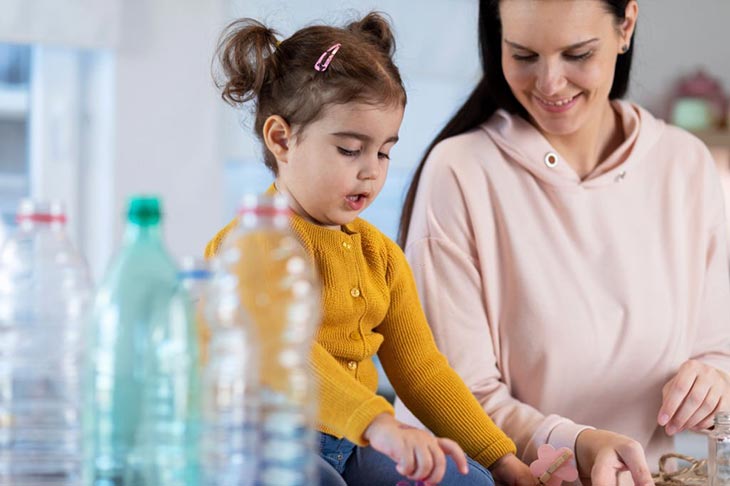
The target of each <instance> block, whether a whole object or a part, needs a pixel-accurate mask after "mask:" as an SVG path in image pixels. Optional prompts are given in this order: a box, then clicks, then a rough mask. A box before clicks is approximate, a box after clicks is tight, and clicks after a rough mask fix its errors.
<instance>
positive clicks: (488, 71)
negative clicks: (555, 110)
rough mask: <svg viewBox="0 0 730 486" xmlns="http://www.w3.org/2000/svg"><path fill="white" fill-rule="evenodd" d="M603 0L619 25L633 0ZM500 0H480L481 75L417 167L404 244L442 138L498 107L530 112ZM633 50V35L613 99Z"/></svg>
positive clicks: (621, 90)
mask: <svg viewBox="0 0 730 486" xmlns="http://www.w3.org/2000/svg"><path fill="white" fill-rule="evenodd" d="M602 1H603V7H604V8H605V9H606V10H607V11H608V12H609V13H610V14H611V15H613V16H614V19H615V21H616V24H617V25H618V24H620V23H621V22H623V21H624V17H625V15H626V6H627V5H628V3H629V1H630V0H602ZM499 2H500V0H480V2H479V50H480V54H481V61H482V72H483V74H482V79H481V81H479V83H478V84H477V86H476V88H474V91H472V93H471V94H470V95H469V97H468V98H467V100H466V102H464V104H463V105H462V106H461V108H459V110H458V111H457V112H456V114H455V115H454V116H453V117H452V118H451V120H449V122H448V123H447V124H446V126H445V127H444V128H443V129H442V130H441V131H440V132H439V134H438V135H436V138H435V139H434V140H433V141H432V142H431V144H430V145H429V146H428V148H427V149H426V152H425V154H424V155H423V158H422V159H421V161H420V162H419V164H418V166H417V167H416V170H415V172H414V174H413V179H412V180H411V185H410V186H409V188H408V192H407V193H406V198H405V201H404V202H403V210H402V212H401V217H400V224H399V228H398V244H399V245H400V246H401V247H403V248H405V244H406V240H407V239H408V229H409V228H408V227H409V226H410V224H411V216H412V215H413V205H414V203H415V199H416V194H417V193H418V183H419V181H420V179H421V173H422V172H423V166H424V164H425V162H426V159H428V156H429V155H430V153H431V150H433V148H434V147H435V146H436V145H437V144H438V143H439V142H441V141H442V140H444V139H447V138H449V137H454V136H456V135H459V134H461V133H465V132H467V131H469V130H471V129H473V128H475V127H477V126H479V125H480V124H482V123H484V122H485V121H487V120H488V119H489V118H490V117H491V116H492V115H493V114H494V112H495V111H497V110H498V109H504V110H506V111H508V112H510V113H516V114H519V115H521V116H523V117H525V118H527V112H526V111H525V109H524V108H523V107H522V105H521V104H520V103H519V102H518V101H517V98H515V96H514V95H513V94H512V90H511V89H510V87H509V85H508V84H507V81H506V80H505V78H504V72H503V71H502V25H501V22H500V19H499ZM633 52H634V39H633V36H632V39H631V41H630V43H629V46H628V50H627V51H626V52H624V53H623V54H622V55H620V56H618V59H617V60H616V70H615V73H614V79H613V85H612V86H611V91H610V93H609V98H610V99H617V98H622V97H623V96H624V95H625V94H626V91H627V89H628V87H629V75H630V72H631V58H632V56H633Z"/></svg>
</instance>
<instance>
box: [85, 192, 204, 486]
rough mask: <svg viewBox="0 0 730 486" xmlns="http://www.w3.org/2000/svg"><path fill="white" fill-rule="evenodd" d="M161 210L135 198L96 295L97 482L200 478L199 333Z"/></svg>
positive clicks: (173, 485) (102, 485)
mask: <svg viewBox="0 0 730 486" xmlns="http://www.w3.org/2000/svg"><path fill="white" fill-rule="evenodd" d="M161 217H162V216H161V207H160V203H159V200H158V199H156V198H152V197H135V198H132V199H131V200H130V202H129V209H128V215H127V228H126V232H125V235H124V241H123V245H122V248H121V250H120V251H119V253H118V254H117V255H116V257H115V258H114V259H113V261H112V263H111V265H110V267H109V269H108V272H107V274H106V277H105V279H104V281H103V283H102V285H101V287H100V288H99V290H98V292H97V295H96V299H95V302H94V310H93V316H92V322H91V329H90V330H89V339H90V343H89V350H90V351H89V353H90V356H89V357H90V359H89V363H88V373H87V380H88V381H87V383H86V387H87V388H86V400H87V402H86V413H87V415H86V431H85V432H86V434H85V437H86V444H87V453H88V454H89V456H88V461H87V465H88V470H87V478H88V480H87V484H91V485H92V486H198V485H199V484H200V482H199V449H198V441H199V421H200V406H199V399H200V384H199V356H198V342H197V333H196V329H195V323H194V319H193V317H192V309H191V305H190V298H189V296H188V295H187V292H186V291H185V289H184V288H183V286H182V285H181V284H180V283H179V280H178V270H177V268H176V266H175V264H174V262H173V260H172V259H171V257H170V256H169V255H168V253H167V251H166V250H165V247H164V244H163V241H162V237H161V230H160V220H161Z"/></svg>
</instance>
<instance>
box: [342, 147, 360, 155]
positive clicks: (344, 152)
mask: <svg viewBox="0 0 730 486" xmlns="http://www.w3.org/2000/svg"><path fill="white" fill-rule="evenodd" d="M337 151H338V152H340V153H341V154H342V155H344V156H346V157H356V156H358V155H360V150H347V149H346V148H342V147H337Z"/></svg>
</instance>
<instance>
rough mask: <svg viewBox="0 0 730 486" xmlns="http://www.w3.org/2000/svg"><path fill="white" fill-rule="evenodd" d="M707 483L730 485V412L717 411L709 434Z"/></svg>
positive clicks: (715, 485)
mask: <svg viewBox="0 0 730 486" xmlns="http://www.w3.org/2000/svg"><path fill="white" fill-rule="evenodd" d="M707 440H708V446H709V450H708V452H709V453H708V455H707V479H708V481H707V484H708V486H730V412H724V411H721V412H717V413H716V414H715V426H714V427H713V428H712V430H711V431H710V433H709V434H708V435H707Z"/></svg>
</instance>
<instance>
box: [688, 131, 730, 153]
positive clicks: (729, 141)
mask: <svg viewBox="0 0 730 486" xmlns="http://www.w3.org/2000/svg"><path fill="white" fill-rule="evenodd" d="M692 133H694V134H695V135H696V136H697V137H699V138H700V140H702V141H703V142H705V144H706V145H707V146H708V147H710V148H713V147H720V148H728V149H730V130H727V129H726V130H705V131H701V132H692Z"/></svg>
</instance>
